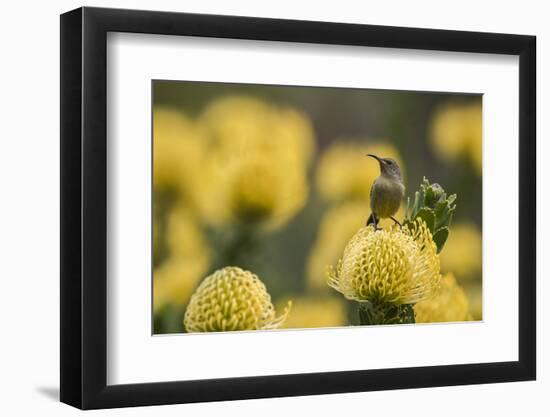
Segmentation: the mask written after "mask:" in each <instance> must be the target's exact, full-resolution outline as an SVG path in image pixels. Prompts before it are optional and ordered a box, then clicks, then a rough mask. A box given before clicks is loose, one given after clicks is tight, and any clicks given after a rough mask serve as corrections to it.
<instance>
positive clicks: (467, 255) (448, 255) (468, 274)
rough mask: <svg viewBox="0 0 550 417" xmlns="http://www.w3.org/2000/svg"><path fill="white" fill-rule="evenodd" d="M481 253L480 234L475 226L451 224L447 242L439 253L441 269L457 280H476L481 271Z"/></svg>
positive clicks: (471, 224)
mask: <svg viewBox="0 0 550 417" xmlns="http://www.w3.org/2000/svg"><path fill="white" fill-rule="evenodd" d="M481 251H482V242H481V232H480V231H479V229H478V227H477V226H476V225H475V224H473V223H456V224H453V225H452V226H451V229H450V233H449V240H447V242H446V243H445V248H444V249H443V250H442V251H441V253H440V258H441V269H442V271H444V272H452V273H454V274H455V275H456V276H457V277H458V278H459V279H477V278H479V272H480V271H481V256H482V254H481Z"/></svg>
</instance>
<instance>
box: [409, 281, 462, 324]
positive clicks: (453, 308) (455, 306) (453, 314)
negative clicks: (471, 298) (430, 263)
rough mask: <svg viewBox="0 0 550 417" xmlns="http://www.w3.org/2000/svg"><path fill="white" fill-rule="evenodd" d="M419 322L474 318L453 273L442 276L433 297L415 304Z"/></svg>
mask: <svg viewBox="0 0 550 417" xmlns="http://www.w3.org/2000/svg"><path fill="white" fill-rule="evenodd" d="M414 312H415V316H416V322H417V323H441V322H448V321H468V320H472V316H471V315H470V310H469V305H468V298H467V297H466V294H465V293H464V290H463V289H462V287H461V286H460V285H459V284H458V283H457V282H456V279H455V277H454V275H453V274H452V273H449V274H446V275H445V276H444V277H443V278H441V285H440V287H439V289H438V291H437V292H436V293H435V294H434V296H433V297H431V298H428V299H426V300H423V301H420V302H419V303H417V304H415V305H414Z"/></svg>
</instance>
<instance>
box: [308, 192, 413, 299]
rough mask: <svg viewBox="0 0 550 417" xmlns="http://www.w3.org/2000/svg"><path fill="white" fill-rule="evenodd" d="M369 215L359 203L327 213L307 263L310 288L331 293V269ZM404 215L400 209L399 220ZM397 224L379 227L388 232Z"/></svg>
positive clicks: (383, 221)
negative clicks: (329, 273)
mask: <svg viewBox="0 0 550 417" xmlns="http://www.w3.org/2000/svg"><path fill="white" fill-rule="evenodd" d="M368 212H369V206H368V204H367V203H365V202H363V201H357V200H354V201H347V202H344V203H342V204H339V205H336V206H334V207H332V208H330V209H329V210H327V211H326V213H325V214H324V215H323V218H322V219H321V224H320V226H319V232H318V234H317V238H316V240H315V243H314V244H313V247H312V249H311V252H310V254H309V257H308V260H307V265H306V267H307V268H306V272H307V285H308V288H310V289H314V290H321V289H328V288H327V282H326V271H327V268H328V266H329V265H331V264H334V263H336V262H338V258H339V257H340V256H341V255H342V252H343V251H344V248H345V247H346V244H347V243H348V242H349V240H350V239H351V238H352V237H353V235H354V234H355V233H356V232H357V230H359V229H360V228H361V227H362V226H364V225H365V218H366V214H367V213H368ZM403 214H404V210H403V208H401V209H400V211H399V212H398V213H397V214H396V218H397V219H402V218H403ZM394 224H395V223H394V222H393V221H392V220H390V219H381V221H380V222H379V224H378V226H379V227H382V228H383V229H388V230H389V229H390V228H391V227H393V225H394Z"/></svg>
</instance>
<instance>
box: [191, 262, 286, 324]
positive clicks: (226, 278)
mask: <svg viewBox="0 0 550 417" xmlns="http://www.w3.org/2000/svg"><path fill="white" fill-rule="evenodd" d="M290 307H291V303H290V302H289V303H288V305H287V307H286V308H285V311H284V313H283V314H282V315H281V316H279V317H276V315H275V307H274V306H273V303H272V302H271V296H270V295H269V293H268V292H267V290H266V287H265V285H264V284H263V283H262V282H261V281H260V279H259V278H258V277H257V276H256V275H255V274H253V273H251V272H249V271H245V270H242V269H241V268H238V267H232V266H228V267H225V268H222V269H220V270H218V271H216V272H214V273H213V274H212V275H210V276H208V277H206V278H205V279H204V280H203V281H202V282H201V284H200V285H199V287H198V288H197V290H196V291H195V293H194V294H193V296H192V297H191V301H190V302H189V305H188V306H187V310H186V311H185V317H184V321H183V323H184V326H185V329H186V330H187V331H188V332H225V331H234V330H268V329H276V328H278V327H280V326H281V325H282V324H283V323H284V321H285V320H286V317H287V315H288V313H289V311H290Z"/></svg>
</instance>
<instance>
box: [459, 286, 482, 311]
mask: <svg viewBox="0 0 550 417" xmlns="http://www.w3.org/2000/svg"><path fill="white" fill-rule="evenodd" d="M463 285H464V291H465V292H466V296H467V297H468V302H469V304H470V313H472V317H473V320H482V319H483V291H482V282H481V280H473V281H465V282H464V284H463Z"/></svg>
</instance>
